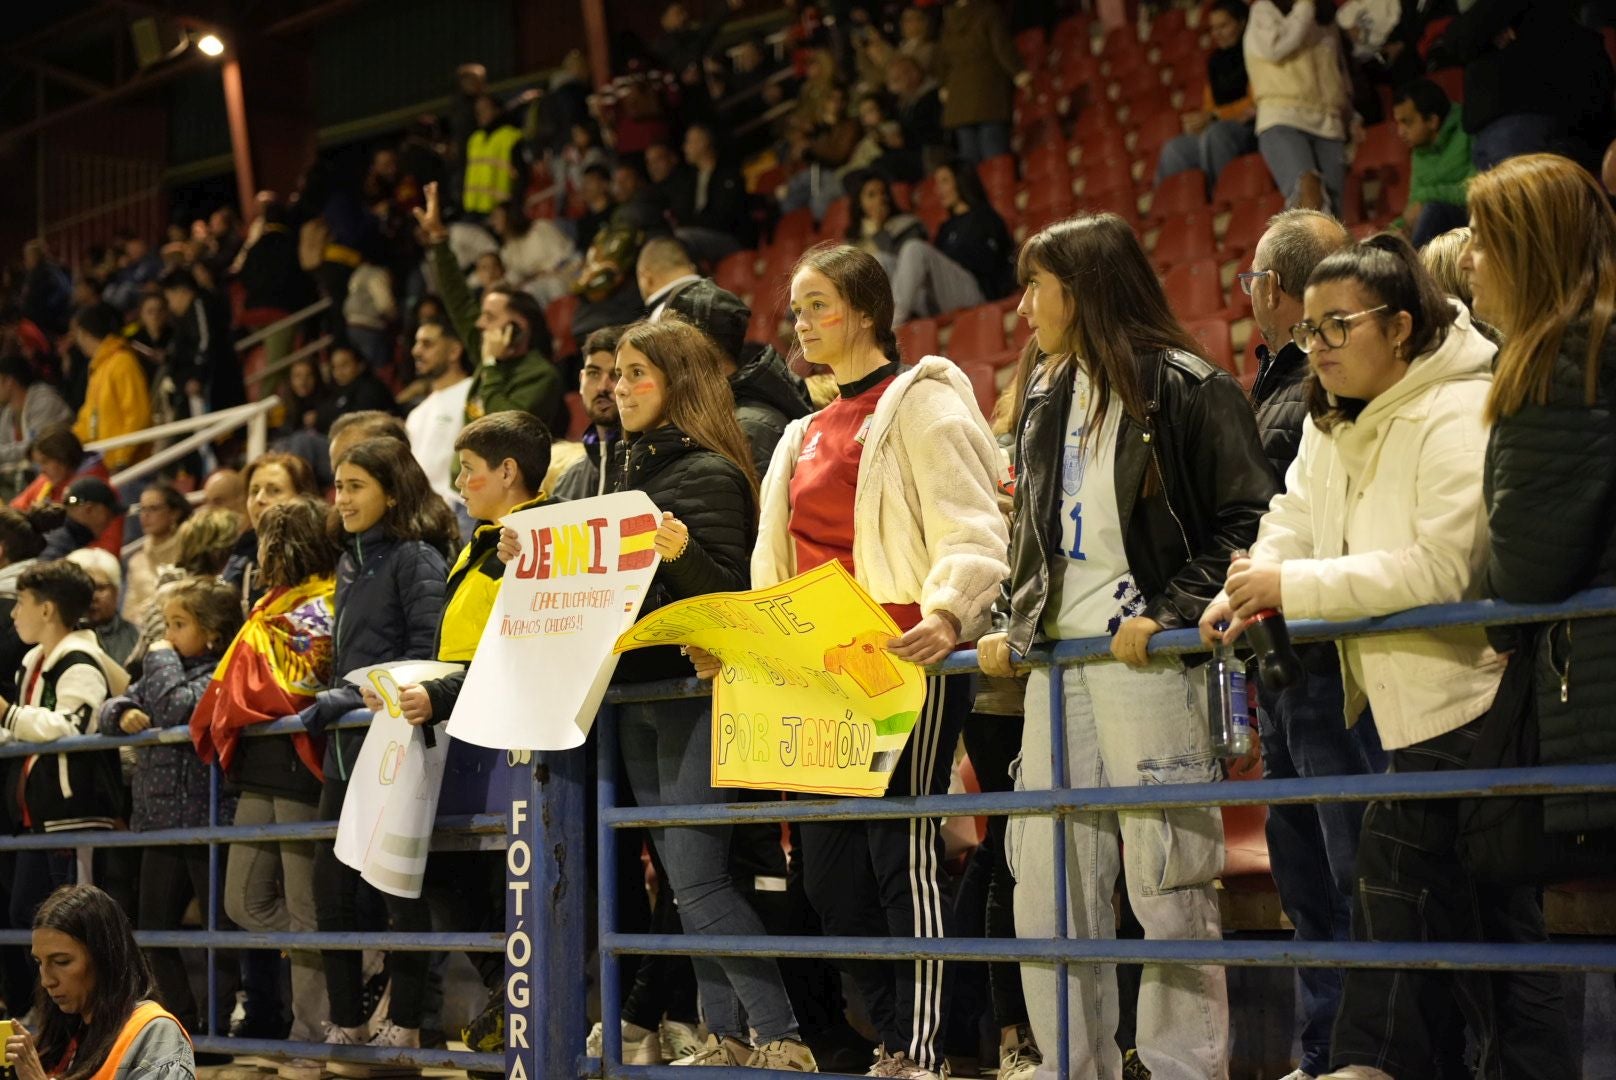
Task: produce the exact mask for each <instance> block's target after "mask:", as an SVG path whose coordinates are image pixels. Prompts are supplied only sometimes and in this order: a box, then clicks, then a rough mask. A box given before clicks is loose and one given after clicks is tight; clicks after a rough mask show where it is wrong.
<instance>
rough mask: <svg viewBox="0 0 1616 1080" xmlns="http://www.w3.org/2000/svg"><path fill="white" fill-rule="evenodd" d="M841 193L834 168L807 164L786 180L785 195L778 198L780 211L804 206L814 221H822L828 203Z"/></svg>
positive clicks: (785, 212)
mask: <svg viewBox="0 0 1616 1080" xmlns="http://www.w3.org/2000/svg"><path fill="white" fill-rule="evenodd" d="M842 194H843V192H842V182H841V180H840V179H838V178H837V176H836V173H835V171H834V170H832V169H827V168H825V167H824V166H823V165H809V166H808V167H807V168H805V169H801V170H799V171H797V172H794V173H792V174H791V178H790V179H789V180H787V181H786V193H785V197H784V198H782V199H781V200H780V213H781V214H789V213H791V212H792V211H793V210H801V209H802V208H803V207H805V206H806V207H807V208H808V212H809V213H811V214H812V215H813V217H814V220H815V221H824V220H825V214H826V212H827V211H829V210H830V204H831V203H833V202H835V201H836V200H837V199H839V198H841V197H842ZM837 239H840V237H838V238H837Z"/></svg>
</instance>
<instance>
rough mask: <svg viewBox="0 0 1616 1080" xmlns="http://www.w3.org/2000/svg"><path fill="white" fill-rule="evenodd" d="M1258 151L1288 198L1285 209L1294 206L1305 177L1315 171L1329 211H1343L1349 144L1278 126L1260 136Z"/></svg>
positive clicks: (1258, 138) (1298, 129) (1281, 190)
mask: <svg viewBox="0 0 1616 1080" xmlns="http://www.w3.org/2000/svg"><path fill="white" fill-rule="evenodd" d="M1257 148H1258V149H1259V150H1261V151H1262V156H1263V160H1264V161H1266V162H1268V171H1269V172H1271V173H1273V174H1274V183H1276V184H1278V185H1279V190H1280V192H1281V193H1283V194H1284V196H1285V205H1286V206H1295V205H1296V198H1297V194H1298V190H1299V185H1300V184H1301V180H1302V176H1303V175H1304V174H1306V173H1310V172H1316V173H1318V174H1319V176H1320V177H1322V178H1323V180H1324V190H1325V192H1326V193H1327V194H1328V195H1329V197H1330V210H1331V211H1332V212H1334V213H1337V214H1339V213H1340V212H1341V193H1342V190H1343V189H1344V188H1345V187H1346V183H1347V144H1346V143H1345V142H1343V141H1342V140H1340V139H1325V138H1321V137H1320V136H1318V135H1311V134H1309V133H1308V132H1305V131H1302V130H1301V129H1300V128H1293V127H1285V126H1284V125H1279V126H1277V127H1271V128H1269V129H1268V130H1267V131H1264V132H1263V133H1262V134H1260V135H1258V136H1257Z"/></svg>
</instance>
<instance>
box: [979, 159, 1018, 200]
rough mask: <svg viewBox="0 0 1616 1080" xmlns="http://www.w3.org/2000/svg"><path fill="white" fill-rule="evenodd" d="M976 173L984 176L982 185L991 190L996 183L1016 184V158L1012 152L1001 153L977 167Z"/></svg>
mask: <svg viewBox="0 0 1616 1080" xmlns="http://www.w3.org/2000/svg"><path fill="white" fill-rule="evenodd" d="M976 175H977V176H979V177H981V178H982V186H983V187H985V188H987V189H988V190H989V191H991V190H992V189H993V187H994V185H1005V184H1008V185H1009V186H1010V187H1012V188H1013V187H1015V185H1016V159H1015V156H1014V155H1012V154H1000V155H998V156H997V157H991V158H988V159H987V160H986V161H984V162H982V163H980V164H979V165H977V167H976Z"/></svg>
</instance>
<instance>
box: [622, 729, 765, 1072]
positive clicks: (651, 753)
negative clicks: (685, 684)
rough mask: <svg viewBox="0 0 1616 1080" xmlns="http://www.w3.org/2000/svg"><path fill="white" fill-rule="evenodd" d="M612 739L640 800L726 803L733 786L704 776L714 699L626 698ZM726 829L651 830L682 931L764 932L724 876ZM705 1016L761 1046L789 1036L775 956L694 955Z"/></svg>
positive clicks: (716, 1028) (716, 1030) (647, 803)
mask: <svg viewBox="0 0 1616 1080" xmlns="http://www.w3.org/2000/svg"><path fill="white" fill-rule="evenodd" d="M618 725H619V727H618V730H619V743H620V745H621V746H622V749H623V764H624V766H625V767H626V768H627V770H628V779H629V785H630V786H631V787H632V788H633V789H634V801H635V802H636V803H638V804H639V805H640V806H644V807H653V806H671V805H677V804H686V803H723V802H732V801H734V799H735V797H736V792H735V791H734V790H731V789H725V788H715V787H713V786H712V785H711V783H710V782H709V779H710V769H711V761H712V745H713V725H712V703H711V702H710V701H708V700H707V699H706V698H699V699H696V700H685V701H657V702H652V703H648V704H636V705H625V706H623V707H622V708H621V709H620V710H619V711H618ZM731 832H732V829H731V828H730V827H729V826H715V827H710V828H701V829H695V828H683V827H675V828H666V829H652V830H651V843H652V844H653V845H655V847H656V848H657V850H658V851H660V852H661V853H662V862H663V865H664V866H665V867H666V868H667V871H668V880H669V883H670V884H672V886H673V891H674V894H675V895H676V896H677V898H678V901H677V905H678V908H679V921H680V922H681V923H682V924H683V925H684V928H685V933H687V934H764V933H766V932H767V931H765V929H764V927H763V920H762V919H760V918H759V917H758V914H757V912H756V911H754V910H753V909H752V907H751V905H750V904H748V903H747V902H746V898H745V897H744V896H742V895H741V893H740V891H739V890H738V889H737V888H736V887H735V882H734V881H733V880H732V879H731V878H730V872H729V850H730V833H731ZM691 962H692V964H693V966H694V967H695V969H696V993H697V996H698V997H699V998H700V1001H701V1012H702V1019H703V1020H705V1021H706V1022H707V1029H708V1030H709V1031H711V1032H712V1033H713V1034H714V1035H719V1036H724V1037H729V1038H733V1039H739V1040H741V1041H742V1042H750V1041H751V1040H749V1039H748V1038H747V1027H748V1026H750V1027H751V1028H752V1029H753V1030H755V1031H756V1032H757V1041H758V1044H759V1045H762V1044H764V1043H769V1042H773V1041H775V1040H776V1039H779V1038H782V1037H784V1036H791V1037H793V1038H794V1037H796V1035H797V1018H796V1016H795V1014H793V1012H792V1010H791V1001H790V999H789V998H787V996H786V990H785V984H784V983H783V982H781V980H780V968H779V966H778V965H777V964H776V963H775V961H773V960H766V959H760V958H750V957H714V958H710V959H701V958H693V959H692V961H691Z"/></svg>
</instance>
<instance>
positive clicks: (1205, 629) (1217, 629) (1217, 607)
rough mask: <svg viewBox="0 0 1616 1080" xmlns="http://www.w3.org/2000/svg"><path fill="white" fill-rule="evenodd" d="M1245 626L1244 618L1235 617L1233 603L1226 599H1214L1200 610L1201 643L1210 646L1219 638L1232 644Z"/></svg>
mask: <svg viewBox="0 0 1616 1080" xmlns="http://www.w3.org/2000/svg"><path fill="white" fill-rule="evenodd" d="M1245 628H1246V620H1244V619H1237V618H1235V614H1234V605H1233V604H1231V603H1229V601H1228V600H1227V599H1224V600H1214V601H1212V602H1211V603H1210V604H1208V605H1207V606H1206V610H1205V611H1203V612H1201V622H1200V625H1199V629H1200V631H1201V643H1202V644H1204V645H1205V646H1206V647H1207V648H1209V649H1210V648H1212V647H1213V646H1214V645H1216V644H1217V643H1218V642H1219V641H1220V640H1221V641H1223V642H1224V643H1226V644H1229V645H1233V644H1234V643H1235V642H1236V641H1237V640H1239V638H1240V634H1241V632H1242V631H1244V630H1245Z"/></svg>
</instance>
